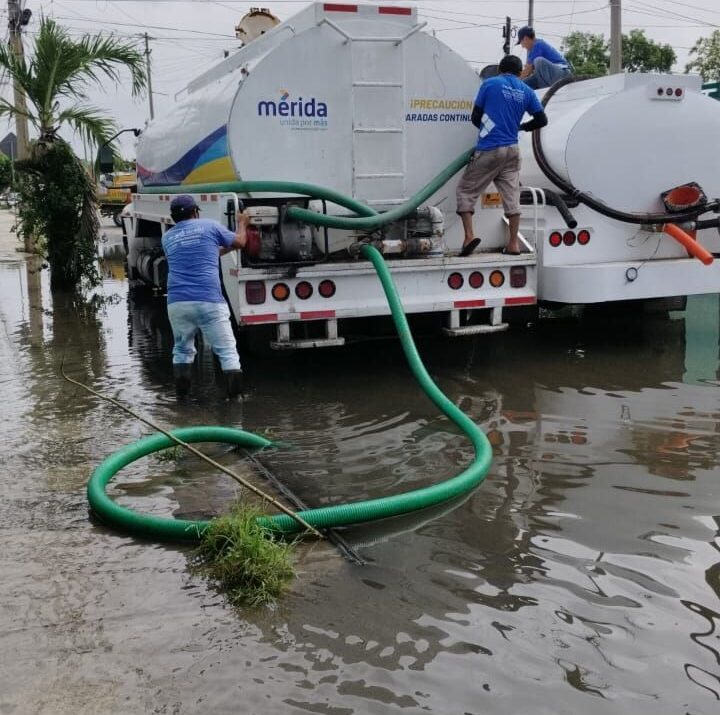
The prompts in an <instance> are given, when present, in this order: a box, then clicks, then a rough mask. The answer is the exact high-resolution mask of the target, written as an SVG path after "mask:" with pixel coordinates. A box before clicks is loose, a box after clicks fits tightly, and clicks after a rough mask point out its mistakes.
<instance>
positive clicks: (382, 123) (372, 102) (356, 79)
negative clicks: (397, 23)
mask: <svg viewBox="0 0 720 715" xmlns="http://www.w3.org/2000/svg"><path fill="white" fill-rule="evenodd" d="M350 52H351V53H352V103H353V117H354V119H353V127H352V162H353V181H352V194H353V196H354V197H355V198H358V199H359V200H361V201H365V202H366V203H367V204H368V205H370V206H397V205H400V204H403V203H405V201H406V200H407V198H406V181H405V171H406V167H405V141H404V139H405V137H404V131H405V122H404V116H405V114H404V112H405V88H404V81H405V50H404V47H403V42H402V41H399V40H398V38H392V37H386V38H383V37H353V38H350Z"/></svg>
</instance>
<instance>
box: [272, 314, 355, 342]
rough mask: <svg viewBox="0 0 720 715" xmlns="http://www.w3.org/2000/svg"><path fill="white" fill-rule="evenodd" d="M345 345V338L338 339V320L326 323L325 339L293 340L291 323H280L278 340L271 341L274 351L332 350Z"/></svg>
mask: <svg viewBox="0 0 720 715" xmlns="http://www.w3.org/2000/svg"><path fill="white" fill-rule="evenodd" d="M340 345H345V338H341V337H338V325H337V319H336V318H330V319H328V320H326V321H325V337H322V338H291V337H290V323H278V326H277V339H276V340H271V341H270V347H271V348H272V349H273V350H300V349H303V348H331V347H338V346H340Z"/></svg>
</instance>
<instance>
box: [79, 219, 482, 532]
mask: <svg viewBox="0 0 720 715" xmlns="http://www.w3.org/2000/svg"><path fill="white" fill-rule="evenodd" d="M312 215H313V216H314V217H315V216H319V214H312ZM361 252H362V255H363V256H364V257H365V258H367V259H368V260H369V261H371V262H372V264H373V266H374V267H375V270H376V271H377V274H378V277H379V278H380V282H381V284H382V287H383V290H384V291H385V295H386V297H387V299H388V303H389V304H390V309H391V311H392V317H393V320H394V321H395V326H396V328H397V331H398V335H399V337H400V342H401V344H402V347H403V351H404V352H405V357H406V358H407V360H408V363H409V365H410V369H411V370H412V373H413V375H414V376H415V378H416V379H417V381H418V382H419V383H420V387H421V388H422V389H423V391H424V392H425V393H426V394H427V396H428V397H429V398H430V399H431V400H432V401H433V402H434V403H435V405H437V407H438V408H439V409H440V410H441V411H442V412H443V413H444V414H445V415H447V416H448V417H449V418H450V419H451V420H452V421H453V422H454V423H455V424H456V425H457V426H458V427H459V428H460V429H461V430H462V431H463V432H464V433H465V434H466V435H467V436H468V438H469V439H470V441H471V442H472V444H473V447H474V448H475V458H474V460H473V461H472V463H471V464H470V466H468V467H467V469H465V470H464V471H462V472H460V474H457V475H456V476H454V477H452V478H450V479H448V480H446V481H444V482H440V483H439V484H434V485H432V486H429V487H424V488H421V489H415V490H413V491H409V492H405V493H403V494H396V495H394V496H389V497H381V498H379V499H370V500H367V501H361V502H354V503H352V502H351V503H349V504H339V505H335V506H329V507H322V508H319V509H308V510H307V511H302V512H299V516H301V517H302V518H303V519H304V520H305V521H306V522H308V523H309V524H310V525H312V526H314V527H316V528H318V529H324V528H331V527H336V526H345V525H349V524H359V523H363V522H369V521H374V520H377V519H385V518H388V517H391V516H398V515H400V514H407V513H410V512H413V511H418V510H420V509H425V508H427V507H430V506H434V505H436V504H440V503H442V502H445V501H448V500H450V499H453V498H455V497H457V496H460V495H462V494H465V493H467V492H468V491H469V490H471V489H473V488H474V487H476V486H477V485H478V484H480V483H481V482H482V481H483V479H484V478H485V475H486V474H487V471H488V469H489V468H490V462H491V460H492V448H491V446H490V443H489V442H488V440H487V437H486V436H485V435H484V433H483V432H482V430H480V428H479V427H478V426H477V425H476V424H475V423H474V422H473V421H472V420H471V419H470V418H469V417H468V416H467V415H466V414H465V413H464V412H462V410H460V409H459V408H458V407H457V406H456V405H455V404H453V402H451V401H450V400H449V399H448V398H447V397H446V396H445V395H444V394H443V392H442V391H441V390H440V388H438V386H437V385H436V384H435V383H434V382H433V381H432V378H431V377H430V375H428V372H427V370H426V369H425V366H424V365H423V363H422V360H421V359H420V356H419V355H418V352H417V348H416V347H415V343H414V342H413V339H412V335H411V334H410V328H409V326H408V323H407V318H406V317H405V313H404V311H403V309H402V304H401V302H400V297H399V296H398V294H397V290H396V289H395V284H394V283H393V280H392V277H391V275H390V271H389V270H388V268H387V266H386V265H385V261H384V259H383V257H382V255H381V254H380V253H379V252H378V251H377V250H376V249H375V248H373V247H372V246H363V247H362V249H361ZM172 434H174V435H176V436H177V437H179V438H180V439H182V440H184V441H186V442H226V443H229V444H236V445H239V446H241V447H247V448H250V449H257V448H262V447H268V446H272V444H273V443H272V442H270V441H269V440H267V439H265V438H264V437H261V436H259V435H255V434H252V433H250V432H244V431H242V430H235V429H231V428H228V427H186V428H182V429H178V430H174V431H173V432H172ZM173 446H175V442H173V441H172V440H171V439H170V438H169V437H167V436H166V435H163V434H154V435H151V436H149V437H146V438H144V439H141V440H139V441H138V442H135V443H133V444H130V445H127V446H126V447H123V448H122V449H120V450H118V451H117V452H115V453H114V454H112V455H111V456H110V457H108V458H107V459H106V460H105V461H104V462H102V464H100V465H99V466H98V467H97V469H95V471H94V472H93V474H92V476H91V477H90V481H89V482H88V487H87V496H88V501H89V503H90V507H91V509H92V511H93V512H94V513H95V514H96V515H97V516H98V517H99V518H100V520H101V521H102V522H104V523H106V524H108V525H109V526H112V527H114V528H116V529H118V530H120V531H123V532H126V533H129V534H133V535H136V536H140V537H143V538H147V539H157V540H161V541H197V540H199V539H200V537H201V536H202V534H203V532H204V531H205V529H206V528H207V527H208V524H209V523H210V522H208V521H190V520H183V519H171V518H163V517H157V516H152V515H148V514H141V513H138V512H135V511H133V510H131V509H127V508H125V507H122V506H120V505H118V504H116V503H115V502H114V501H113V500H112V499H111V498H110V497H109V496H108V495H107V494H106V492H105V488H106V487H107V485H108V484H109V482H110V480H111V479H112V478H113V477H114V476H115V475H116V474H117V473H118V472H119V471H120V470H121V469H122V468H123V467H125V466H127V465H128V464H130V463H132V462H134V461H136V460H137V459H140V458H141V457H145V456H147V455H149V454H152V453H153V452H158V451H160V450H163V449H167V448H169V447H173ZM261 520H262V523H263V524H264V525H265V526H267V527H268V528H270V529H272V530H274V531H277V532H282V533H285V534H288V533H293V532H296V531H298V530H299V528H300V527H299V524H298V522H296V521H295V520H294V519H293V518H292V517H290V516H288V515H286V514H279V515H274V516H265V517H262V518H261Z"/></svg>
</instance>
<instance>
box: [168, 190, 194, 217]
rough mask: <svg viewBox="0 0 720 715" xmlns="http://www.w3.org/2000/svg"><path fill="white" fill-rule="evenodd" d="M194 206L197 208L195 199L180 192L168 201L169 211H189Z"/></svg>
mask: <svg viewBox="0 0 720 715" xmlns="http://www.w3.org/2000/svg"><path fill="white" fill-rule="evenodd" d="M196 208H198V205H197V204H196V203H195V199H194V198H193V197H192V196H190V195H189V194H181V195H180V196H176V197H175V198H174V199H173V200H172V201H171V202H170V210H171V211H175V210H177V209H180V210H181V211H182V212H183V213H190V212H191V211H192V210H193V209H196Z"/></svg>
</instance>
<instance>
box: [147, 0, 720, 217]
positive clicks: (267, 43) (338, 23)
mask: <svg viewBox="0 0 720 715" xmlns="http://www.w3.org/2000/svg"><path fill="white" fill-rule="evenodd" d="M422 27H423V23H419V22H418V20H417V15H416V11H415V9H414V8H403V7H399V6H388V7H384V6H376V5H372V6H371V5H344V4H341V5H339V4H332V3H324V4H323V3H316V4H314V5H310V6H308V7H307V8H305V9H304V10H302V11H301V12H300V13H298V14H297V15H295V16H294V17H292V18H290V19H289V20H287V21H286V22H283V23H282V24H280V25H278V26H277V27H274V28H272V29H270V30H269V31H267V32H266V33H265V34H263V35H262V36H260V37H258V38H257V39H255V40H254V41H252V42H250V43H249V44H248V45H247V46H245V47H243V48H242V49H240V50H239V51H238V52H237V53H236V54H234V55H233V56H232V57H230V58H228V59H227V60H225V61H224V62H222V63H220V64H219V65H217V66H216V67H214V68H213V69H211V70H209V71H208V72H206V73H205V74H203V75H201V76H200V77H198V78H197V79H196V80H194V81H193V82H191V83H190V84H189V85H188V88H187V92H188V94H187V97H186V98H185V99H184V101H182V102H180V103H179V104H178V105H176V106H174V107H173V108H172V110H171V111H169V112H167V113H166V114H165V115H164V116H163V117H161V118H159V119H156V120H155V121H154V122H151V123H150V124H149V126H148V127H147V129H146V130H145V131H144V132H143V134H142V136H141V137H140V141H139V144H138V149H137V160H138V176H139V179H140V182H141V184H142V186H145V187H150V186H170V187H173V190H177V191H183V190H192V187H193V186H194V185H198V184H204V183H216V182H225V181H234V180H285V181H301V182H308V183H312V184H318V185H321V186H324V187H328V188H331V189H335V190H337V191H340V192H342V193H344V194H346V195H349V196H353V197H355V198H357V199H360V200H362V201H365V202H367V203H369V204H370V205H372V206H374V207H375V208H377V209H386V208H391V207H393V206H395V205H397V204H400V203H403V202H404V201H405V200H406V199H407V198H409V197H411V196H412V195H413V194H415V193H416V192H417V191H418V190H419V189H420V188H422V187H423V186H424V185H425V184H427V183H428V182H429V181H430V180H431V179H432V178H433V177H434V176H436V175H437V174H438V173H439V172H440V171H441V170H442V169H444V168H445V167H446V166H447V165H448V164H449V163H450V162H451V161H452V160H453V159H455V158H456V157H457V156H458V155H459V154H460V153H461V152H463V151H465V150H467V149H468V148H470V147H472V146H473V145H474V143H475V141H476V138H477V130H476V129H475V127H473V126H472V124H471V123H470V121H469V120H470V114H471V111H472V106H473V100H474V98H475V96H476V93H477V90H478V87H479V84H480V79H479V77H478V75H477V74H476V73H475V72H474V71H473V70H472V69H471V68H470V67H469V66H468V65H467V63H466V62H465V61H464V60H463V59H462V58H461V57H460V56H459V55H457V54H456V53H455V52H453V51H452V50H450V49H449V48H448V47H446V46H445V45H443V44H442V43H441V42H440V41H438V40H437V39H436V38H434V37H432V36H430V35H429V34H427V33H425V32H422ZM540 94H542V92H541V93H540ZM547 113H548V116H549V120H550V121H549V125H548V126H547V127H546V128H545V129H543V130H542V144H543V147H544V151H545V154H546V157H547V160H548V162H549V164H550V165H551V166H552V168H553V169H554V170H555V171H556V172H558V173H559V174H561V175H562V176H563V177H564V178H565V179H566V180H569V181H570V182H571V183H572V184H573V185H574V186H575V187H576V188H577V189H578V190H580V191H583V192H585V193H588V194H592V195H593V196H594V197H595V198H596V199H599V200H600V201H602V202H604V203H606V204H608V205H609V206H611V207H612V208H614V209H618V210H621V211H627V212H639V213H645V212H656V211H661V210H662V204H661V201H660V194H661V192H663V191H666V190H668V189H671V188H673V187H675V186H678V185H680V184H683V183H686V182H689V181H695V182H697V183H699V184H700V185H701V187H702V188H703V189H704V190H705V192H706V194H707V195H708V198H715V197H720V172H718V166H720V141H718V140H717V137H718V136H720V102H717V101H715V100H712V99H710V98H708V97H705V96H703V95H702V94H701V93H700V79H699V77H695V76H688V75H651V74H644V75H641V74H623V75H614V76H610V77H604V78H599V79H594V80H588V81H582V82H576V83H573V84H571V85H568V86H566V87H563V88H561V89H560V90H559V91H558V92H557V93H556V94H555V96H554V97H553V98H552V99H551V100H550V102H549V104H548V107H547ZM521 147H522V151H523V172H522V183H523V184H524V185H526V186H536V187H545V188H555V187H554V186H553V185H552V184H551V183H550V182H549V181H548V179H547V178H546V177H545V176H544V175H543V174H542V172H541V171H540V170H539V168H538V166H537V164H536V163H535V160H534V157H533V154H532V149H531V147H530V137H529V135H528V134H524V133H521ZM457 180H458V177H457V176H456V177H455V179H454V180H453V181H451V182H449V183H448V184H446V185H445V186H444V187H443V188H442V189H441V190H439V191H438V193H437V194H435V196H433V197H432V198H431V199H430V203H432V204H434V205H436V206H439V208H440V209H442V211H443V212H444V213H445V215H446V217H447V218H448V219H449V223H453V222H454V220H455V217H454V216H453V213H454V211H455V185H456V182H457ZM265 196H267V194H265ZM331 210H332V209H331Z"/></svg>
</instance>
